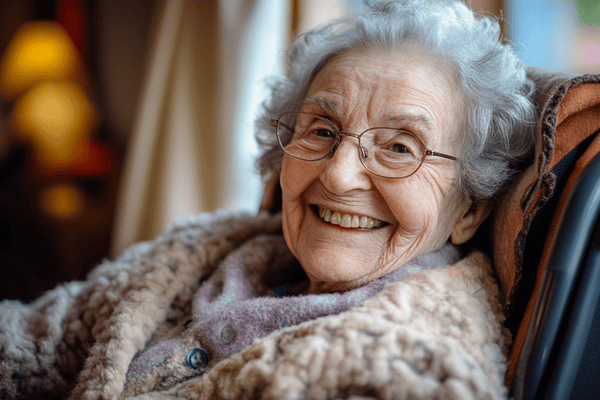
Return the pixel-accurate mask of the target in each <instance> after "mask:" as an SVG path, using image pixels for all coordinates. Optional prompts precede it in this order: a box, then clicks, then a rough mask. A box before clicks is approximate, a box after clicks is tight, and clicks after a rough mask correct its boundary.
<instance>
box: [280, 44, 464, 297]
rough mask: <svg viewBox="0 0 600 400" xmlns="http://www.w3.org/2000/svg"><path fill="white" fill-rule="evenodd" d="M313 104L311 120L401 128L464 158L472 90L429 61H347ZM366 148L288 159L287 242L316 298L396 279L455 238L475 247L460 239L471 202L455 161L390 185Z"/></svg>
mask: <svg viewBox="0 0 600 400" xmlns="http://www.w3.org/2000/svg"><path fill="white" fill-rule="evenodd" d="M305 100H306V101H305V104H304V106H303V107H302V109H301V111H305V112H309V113H313V114H317V115H320V116H323V117H326V118H328V119H329V120H331V121H332V122H333V123H334V124H336V125H337V127H338V129H340V130H343V131H347V132H353V133H357V134H360V133H362V132H363V131H364V130H366V129H368V128H370V127H393V128H401V129H404V130H407V131H409V132H412V133H413V134H415V135H418V136H419V137H421V138H422V139H423V142H424V143H425V146H426V148H427V149H431V150H435V151H438V152H442V153H446V154H450V155H455V156H457V157H460V155H457V154H456V151H455V147H454V143H455V139H456V138H457V136H458V135H459V134H460V133H459V132H458V130H459V127H460V125H461V124H460V121H461V118H463V113H464V112H463V103H464V101H463V95H462V91H461V90H460V89H459V86H458V85H457V83H456V81H455V80H454V78H453V77H452V75H451V74H450V73H449V72H448V71H446V70H445V69H444V68H443V67H442V66H440V65H439V64H436V63H434V62H432V61H430V60H428V59H427V58H426V57H421V56H416V55H414V54H411V53H396V54H389V52H388V53H384V52H373V51H369V52H365V51H360V52H359V51H357V52H348V53H344V54H343V55H341V56H338V57H336V58H334V59H333V60H332V61H330V62H329V63H328V64H327V65H326V66H325V67H324V68H323V69H322V70H321V71H320V72H319V73H318V74H317V76H316V77H315V79H314V81H313V82H312V85H311V87H310V89H309V92H308V95H307V98H306V99H305ZM357 148H358V141H357V140H356V139H354V138H349V137H344V138H343V139H342V142H341V143H340V145H339V147H338V149H337V151H336V152H335V155H334V156H333V157H332V158H329V157H326V158H325V159H323V160H320V161H315V162H307V161H302V160H298V159H296V158H293V157H291V156H288V155H285V157H284V159H283V168H282V173H281V187H282V190H283V230H284V235H285V239H286V241H287V244H288V246H289V247H290V249H291V251H292V253H293V254H294V255H295V256H296V258H297V259H298V260H299V262H300V263H301V265H302V267H303V268H304V270H305V271H306V273H307V275H308V277H309V278H310V281H311V286H310V291H311V292H320V291H341V290H347V289H349V288H351V287H355V286H358V285H361V284H364V283H367V282H369V281H372V280H374V279H377V278H379V277H381V276H384V275H387V274H388V273H390V272H392V271H394V270H396V269H397V268H399V267H401V266H402V265H404V264H405V263H406V262H407V261H408V260H410V259H412V258H414V257H415V256H418V255H421V254H425V253H428V252H431V251H433V250H436V249H438V248H440V247H441V246H442V245H443V244H444V243H445V242H446V241H447V240H448V238H449V237H450V236H451V235H452V236H453V238H454V236H456V240H455V241H456V242H462V241H465V240H464V235H463V234H461V232H459V231H460V230H461V227H462V226H463V225H464V224H465V222H464V219H465V218H467V217H466V216H467V215H468V214H469V206H470V202H468V201H467V200H466V199H465V197H464V196H462V195H460V194H459V192H458V190H457V189H456V188H455V184H456V178H457V176H456V170H455V168H456V166H455V165H454V161H452V160H448V159H444V158H440V157H426V159H425V162H424V163H423V164H422V165H421V167H420V168H419V170H418V171H417V172H416V173H415V174H413V175H412V176H409V177H407V178H402V179H389V178H382V177H378V176H375V175H373V174H371V173H369V172H368V171H367V170H366V169H365V168H364V167H363V166H362V164H361V162H360V160H359V157H358V149H357ZM326 210H329V212H331V213H335V212H337V213H340V214H349V215H351V216H356V217H358V218H360V217H368V218H371V219H373V220H375V221H374V222H375V226H377V225H378V221H382V224H381V225H382V226H380V227H375V228H372V229H360V228H351V227H348V228H347V227H342V226H340V225H338V224H334V223H332V222H326V221H325V220H324V219H323V218H321V217H320V211H321V213H323V212H328V211H326ZM363 220H364V219H363ZM461 221H462V222H461ZM334 222H336V221H335V218H334ZM469 237H470V236H469Z"/></svg>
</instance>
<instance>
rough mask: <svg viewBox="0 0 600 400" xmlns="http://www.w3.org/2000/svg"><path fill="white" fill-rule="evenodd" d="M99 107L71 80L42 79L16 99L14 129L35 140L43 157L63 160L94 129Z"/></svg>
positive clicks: (56, 160)
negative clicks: (46, 80)
mask: <svg viewBox="0 0 600 400" xmlns="http://www.w3.org/2000/svg"><path fill="white" fill-rule="evenodd" d="M95 120H96V111H95V109H94V107H93V105H92V103H91V102H90V100H89V99H88V97H87V96H86V94H85V93H84V92H83V90H82V89H81V87H80V86H79V85H78V84H76V83H74V82H71V81H62V82H44V83H40V84H38V85H36V86H34V87H33V88H31V89H30V90H29V91H27V92H26V93H25V94H24V95H23V96H21V97H19V98H18V99H17V101H16V102H15V107H14V109H13V113H12V123H13V126H14V128H15V130H16V131H17V132H18V133H19V134H20V135H21V136H22V137H24V138H26V139H28V140H29V141H32V142H33V143H34V145H35V147H36V149H37V150H38V151H39V152H40V155H41V156H42V158H43V159H45V160H46V161H48V162H51V163H64V162H66V161H67V160H68V159H69V158H71V157H73V155H74V153H75V152H76V151H77V144H78V143H79V141H81V140H83V139H86V138H88V137H89V136H90V134H91V133H92V131H93V128H94V123H95Z"/></svg>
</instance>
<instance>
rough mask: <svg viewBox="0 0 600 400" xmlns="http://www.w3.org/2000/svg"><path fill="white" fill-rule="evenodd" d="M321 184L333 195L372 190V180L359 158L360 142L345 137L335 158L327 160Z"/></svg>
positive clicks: (334, 155) (336, 151) (335, 153)
mask: <svg viewBox="0 0 600 400" xmlns="http://www.w3.org/2000/svg"><path fill="white" fill-rule="evenodd" d="M324 162H325V169H323V171H322V172H321V176H320V178H321V182H322V183H323V185H324V186H325V187H326V188H327V190H329V191H330V192H332V193H336V194H342V193H346V192H349V191H352V190H370V189H371V185H372V183H371V178H370V176H369V173H368V171H367V170H366V169H365V168H364V166H363V165H362V164H361V162H360V159H359V158H358V141H357V140H356V139H353V138H348V137H345V138H344V139H342V141H341V143H340V144H339V146H338V148H337V149H336V150H335V152H334V154H333V157H331V158H326V159H325V160H324Z"/></svg>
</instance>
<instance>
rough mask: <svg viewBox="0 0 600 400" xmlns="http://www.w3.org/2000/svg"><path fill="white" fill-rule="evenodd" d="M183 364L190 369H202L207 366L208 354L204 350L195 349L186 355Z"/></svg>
mask: <svg viewBox="0 0 600 400" xmlns="http://www.w3.org/2000/svg"><path fill="white" fill-rule="evenodd" d="M185 362H186V363H187V365H188V367H190V368H191V369H200V368H204V367H206V364H208V354H206V351H204V349H198V348H196V349H194V350H192V351H190V352H189V353H188V355H187V357H186V358H185Z"/></svg>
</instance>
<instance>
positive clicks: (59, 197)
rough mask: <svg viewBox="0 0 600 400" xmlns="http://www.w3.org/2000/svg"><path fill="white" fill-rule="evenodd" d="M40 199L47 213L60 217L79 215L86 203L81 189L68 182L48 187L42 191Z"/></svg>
mask: <svg viewBox="0 0 600 400" xmlns="http://www.w3.org/2000/svg"><path fill="white" fill-rule="evenodd" d="M39 201H40V205H41V208H42V210H43V211H44V212H45V213H46V214H47V215H49V216H51V217H54V218H60V219H67V218H74V217H77V216H78V215H80V214H81V212H82V211H83V208H84V205H85V198H84V195H83V193H82V192H81V189H79V188H78V187H77V186H74V185H72V184H68V183H61V184H55V185H52V186H49V187H47V188H46V189H45V190H43V191H42V192H41V194H40V199H39Z"/></svg>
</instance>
